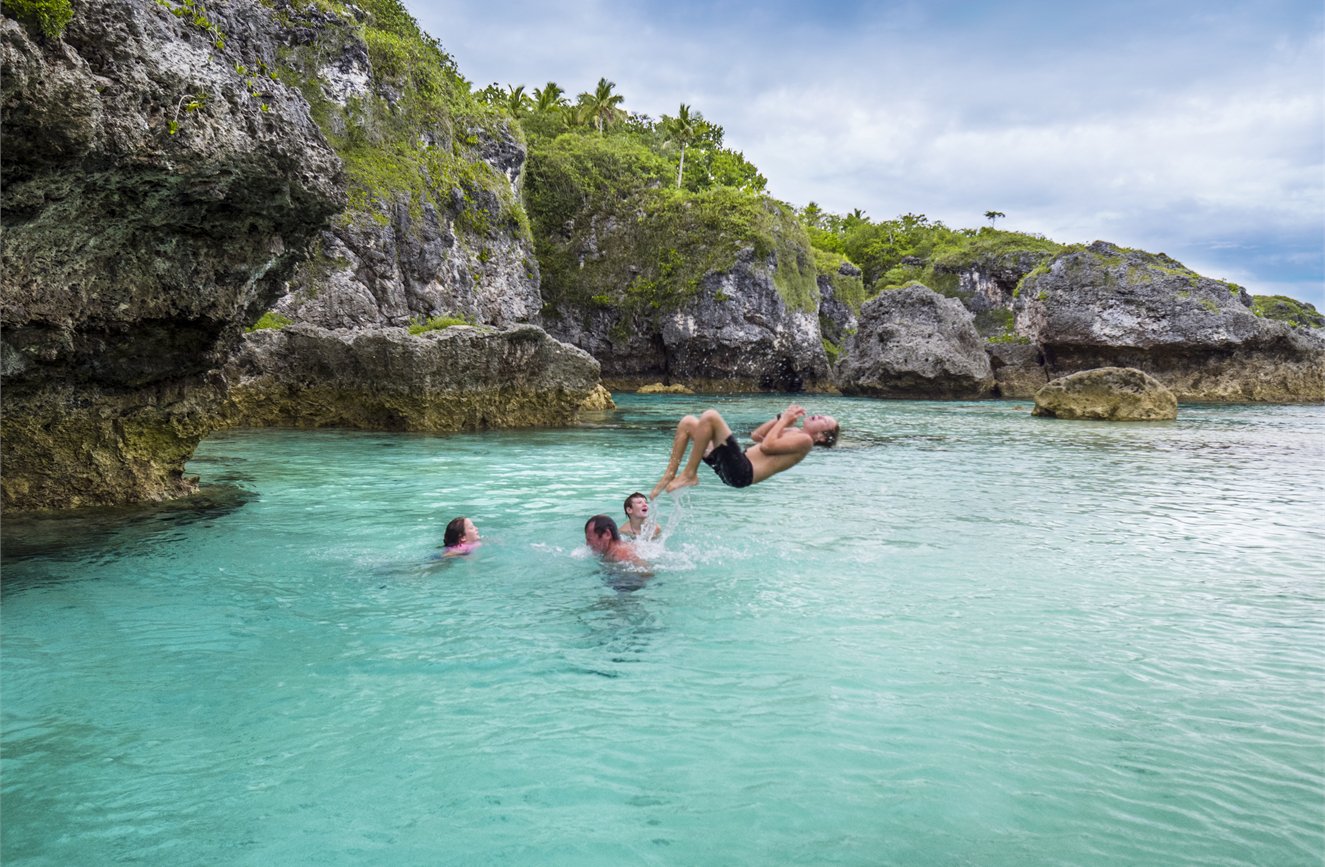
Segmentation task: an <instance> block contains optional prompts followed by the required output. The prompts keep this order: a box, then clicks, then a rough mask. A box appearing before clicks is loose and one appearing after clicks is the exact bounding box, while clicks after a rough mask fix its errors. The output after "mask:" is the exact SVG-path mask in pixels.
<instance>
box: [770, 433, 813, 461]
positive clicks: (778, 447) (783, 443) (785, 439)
mask: <svg viewBox="0 0 1325 867" xmlns="http://www.w3.org/2000/svg"><path fill="white" fill-rule="evenodd" d="M812 448H814V438H813V437H811V436H810V435H809V434H807V433H806V432H805V431H803V430H801V429H800V428H790V429H785V430H782V431H779V432H778V435H777V436H767V437H765V438H764V441H763V442H761V443H760V444H759V449H760V451H762V452H763V453H764V454H766V455H806V454H809V452H810V449H812Z"/></svg>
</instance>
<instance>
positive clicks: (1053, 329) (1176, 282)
mask: <svg viewBox="0 0 1325 867" xmlns="http://www.w3.org/2000/svg"><path fill="white" fill-rule="evenodd" d="M1251 305H1252V301H1251V298H1250V296H1248V295H1247V293H1246V291H1245V290H1243V289H1242V288H1240V287H1238V286H1235V285H1232V284H1229V283H1225V282H1222V281H1219V280H1211V279H1209V278H1206V277H1202V276H1200V275H1198V274H1195V273H1194V272H1192V271H1190V270H1188V269H1186V268H1184V267H1183V266H1182V265H1181V264H1180V263H1178V262H1176V261H1174V260H1173V259H1171V258H1169V257H1167V256H1164V255H1163V254H1158V255H1155V254H1150V253H1143V252H1140V251H1135V250H1125V249H1122V248H1119V247H1116V246H1114V245H1112V244H1107V243H1104V242H1101V241H1097V242H1095V243H1094V244H1091V245H1090V246H1089V247H1086V248H1080V249H1076V250H1071V251H1068V252H1066V253H1063V254H1061V255H1059V256H1057V257H1055V258H1054V259H1053V260H1052V261H1050V262H1049V263H1048V264H1047V266H1045V267H1042V268H1041V269H1038V270H1037V271H1036V272H1034V273H1032V274H1030V275H1028V276H1027V277H1026V279H1025V280H1024V281H1023V283H1022V286H1021V289H1020V293H1019V298H1018V303H1017V308H1016V314H1017V331H1018V332H1019V333H1020V334H1023V335H1025V336H1027V337H1028V338H1030V340H1031V341H1032V342H1033V343H1034V344H1035V345H1036V346H1037V347H1038V348H1039V351H1040V353H1041V354H1042V356H1043V360H1044V367H1045V369H1046V372H1047V373H1048V375H1049V376H1050V377H1051V378H1056V377H1058V376H1062V375H1065V374H1068V373H1073V372H1077V371H1081V370H1088V369H1091V368H1097V367H1134V368H1137V369H1139V370H1143V371H1145V372H1147V373H1149V374H1151V375H1152V376H1154V377H1156V378H1157V379H1159V380H1160V381H1161V382H1163V383H1164V384H1165V385H1167V386H1168V387H1169V388H1170V389H1172V390H1173V391H1174V393H1175V394H1176V395H1177V396H1178V399H1179V400H1192V401H1303V400H1313V401H1315V400H1325V339H1322V337H1321V335H1320V334H1319V333H1317V332H1313V331H1312V330H1310V329H1306V328H1293V327H1292V326H1290V325H1288V324H1285V323H1282V322H1276V321H1272V320H1269V319H1264V318H1261V317H1258V316H1256V315H1255V313H1253V311H1252V309H1251Z"/></svg>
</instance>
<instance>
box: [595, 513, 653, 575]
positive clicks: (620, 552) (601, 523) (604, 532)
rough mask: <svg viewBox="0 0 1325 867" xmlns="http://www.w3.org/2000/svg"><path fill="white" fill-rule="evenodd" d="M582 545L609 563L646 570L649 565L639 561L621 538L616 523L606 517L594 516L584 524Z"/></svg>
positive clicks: (630, 546) (630, 547) (637, 555)
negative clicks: (623, 564)
mask: <svg viewBox="0 0 1325 867" xmlns="http://www.w3.org/2000/svg"><path fill="white" fill-rule="evenodd" d="M584 544H586V545H588V546H589V549H590V550H591V551H593V552H594V553H596V554H599V555H601V556H602V558H603V559H604V560H606V561H609V562H615V563H625V564H627V565H631V566H635V567H639V568H643V569H647V568H648V566H649V564H648V563H646V562H644V561H643V560H642V559H640V556H639V554H637V553H635V548H634V546H633V545H631V543H629V542H627V541H625V540H623V539H622V538H621V531H620V530H619V529H618V528H617V525H616V521H613V520H612V519H611V518H610V517H608V516H607V515H594V516H593V517H592V518H590V519H589V520H587V521H585V522H584Z"/></svg>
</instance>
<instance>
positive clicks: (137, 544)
mask: <svg viewBox="0 0 1325 867" xmlns="http://www.w3.org/2000/svg"><path fill="white" fill-rule="evenodd" d="M229 482H230V478H229V477H227V478H221V479H217V480H215V483H212V484H207V485H204V486H202V487H201V488H200V489H199V490H198V492H197V493H196V494H193V495H192V496H189V497H183V498H181V499H178V500H170V501H167V502H164V503H146V504H142V505H135V506H106V507H92V508H86V509H78V510H74V511H71V512H38V513H27V514H24V513H10V514H7V515H5V516H4V524H3V528H2V531H3V537H2V539H0V554H3V558H4V562H5V563H6V564H16V563H18V562H20V561H23V560H31V559H41V558H53V559H71V558H77V557H80V556H88V555H90V556H98V555H101V554H104V553H106V552H113V553H114V554H115V555H116V556H124V555H130V554H132V553H134V551H135V550H145V548H147V547H150V546H152V545H155V544H159V543H162V542H165V541H169V540H178V539H182V538H184V536H183V535H182V534H183V531H184V530H185V528H187V527H188V526H189V525H190V524H193V523H196V522H203V523H207V522H211V521H215V520H218V519H221V518H224V517H225V516H226V515H228V514H230V513H231V512H233V511H235V510H236V509H239V508H241V507H242V506H243V505H244V504H245V503H247V502H249V501H250V500H252V499H254V498H255V497H256V496H257V494H255V493H254V492H252V491H250V490H246V489H244V488H241V487H236V486H235V485H233V484H230V483H229ZM5 584H6V589H13V588H12V587H11V586H10V582H9V581H6V582H5Z"/></svg>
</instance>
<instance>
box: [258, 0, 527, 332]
mask: <svg viewBox="0 0 1325 867" xmlns="http://www.w3.org/2000/svg"><path fill="white" fill-rule="evenodd" d="M283 13H284V15H285V18H286V33H287V38H288V39H289V41H290V42H291V43H292V46H293V50H292V51H291V52H290V53H289V54H288V55H287V58H286V59H287V62H289V64H290V65H291V67H292V68H294V69H296V70H299V71H300V72H301V74H303V75H306V76H309V77H310V78H311V79H312V80H313V81H312V83H314V84H316V86H317V88H318V90H317V92H318V93H320V95H321V97H322V99H323V101H321V102H317V105H318V107H319V113H318V116H319V117H320V118H322V123H323V124H324V126H325V127H326V130H327V132H328V135H329V136H330V137H331V139H332V143H333V145H335V146H336V147H338V148H341V149H342V150H343V152H345V153H346V154H347V156H346V160H347V163H348V164H349V166H350V172H349V173H350V176H351V177H350V180H351V184H350V185H351V189H352V193H353V194H352V196H351V207H350V208H348V209H347V210H346V211H345V213H344V214H342V215H341V217H340V218H339V219H337V220H336V221H335V222H334V224H333V225H331V226H328V227H327V229H326V230H325V231H324V232H323V233H322V235H321V237H320V238H319V241H318V244H317V245H316V248H315V251H314V255H313V256H312V258H311V259H310V260H309V261H308V262H307V263H306V264H305V265H304V266H303V267H301V268H300V269H299V270H298V271H297V272H296V273H295V275H294V277H293V278H292V279H291V280H290V284H289V289H288V291H287V292H286V293H285V294H284V295H283V296H282V297H281V298H280V300H279V301H278V302H277V303H276V304H275V306H274V309H275V311H276V312H277V313H279V314H280V315H282V316H284V317H286V318H288V319H291V320H293V321H295V322H306V323H309V324H312V325H318V326H321V327H323V328H332V329H336V328H367V327H375V326H388V325H397V326H404V325H408V324H409V323H410V322H411V321H419V320H426V319H430V318H433V317H439V316H444V317H454V318H463V319H465V320H467V321H469V322H471V323H475V324H490V325H498V326H507V325H511V324H514V323H517V322H537V321H538V315H539V310H540V308H541V305H542V299H541V297H540V295H539V291H538V283H539V273H538V260H537V258H536V256H535V255H534V249H533V241H532V238H531V237H530V236H529V232H528V228H527V224H522V223H521V220H520V217H517V216H515V214H516V212H517V211H519V210H520V206H519V204H518V202H519V195H520V186H521V184H522V182H523V171H524V166H525V159H526V150H525V145H524V142H523V140H522V138H521V135H520V133H519V132H518V130H516V129H514V128H513V126H512V123H511V121H510V120H509V119H508V120H501V119H500V118H499V117H498V118H494V117H493V116H491V115H488V116H485V117H481V118H480V117H478V116H476V115H474V113H473V106H472V105H471V104H470V103H469V102H468V101H467V97H466V96H465V95H463V94H461V93H460V92H459V91H461V90H466V89H467V85H461V84H459V83H456V84H454V86H453V87H450V89H449V90H448V87H449V86H447V85H445V83H444V82H443V83H441V84H437V85H436V87H437V88H439V89H440V90H443V91H446V93H447V94H448V95H447V96H444V97H443V96H439V95H437V94H436V93H434V94H433V95H432V97H425V96H424V95H423V94H422V93H420V92H419V91H418V88H417V85H416V82H415V79H414V78H413V77H411V76H410V75H408V74H402V73H403V72H407V70H399V69H386V68H383V69H374V68H373V66H372V63H371V56H372V53H371V52H370V51H369V50H368V48H367V46H366V44H365V42H364V40H365V38H367V37H366V36H365V35H364V34H365V31H364V30H363V29H362V28H360V27H358V26H357V24H358V23H359V22H360V21H362V20H367V21H369V22H372V21H373V20H374V19H373V18H372V16H371V15H370V14H368V13H366V12H364V11H363V10H361V9H359V8H357V7H355V6H353V5H350V6H347V7H345V8H344V9H343V10H342V11H340V12H336V11H333V10H324V9H322V8H320V7H318V6H317V5H315V4H309V5H304V6H303V7H302V8H300V7H297V6H295V5H293V4H290V5H287V6H286V7H285V8H284V9H283ZM379 23H380V22H379ZM373 32H378V31H373ZM443 60H444V58H441V57H439V58H438V63H441V62H443ZM442 77H443V78H445V75H443V76H442ZM429 100H430V101H429ZM365 142H368V143H372V145H371V146H368V147H365V145H364V143H365Z"/></svg>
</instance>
